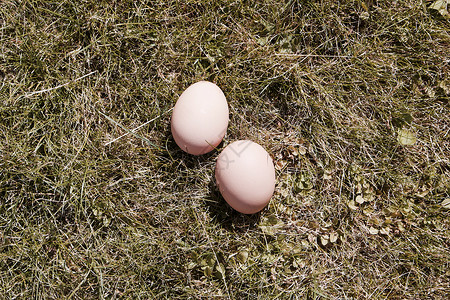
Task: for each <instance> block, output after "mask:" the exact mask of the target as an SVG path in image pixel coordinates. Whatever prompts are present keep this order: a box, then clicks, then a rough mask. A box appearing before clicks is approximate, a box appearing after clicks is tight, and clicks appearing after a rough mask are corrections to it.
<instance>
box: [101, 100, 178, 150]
mask: <svg viewBox="0 0 450 300" xmlns="http://www.w3.org/2000/svg"><path fill="white" fill-rule="evenodd" d="M172 109H173V108H171V109H169V110H168V111H166V112H164V113H162V114H160V115H159V116H157V117H155V118H153V119H151V120H150V121H147V122H145V123H144V124H142V125H139V126H138V127H136V128H134V129H132V130H130V131H129V132H127V133H124V134H122V135H121V136H119V137H118V138H115V139H114V140H112V141H109V142H107V143H106V144H105V146H108V145H109V144H112V143H114V142H115V141H117V140H119V139H121V138H123V137H124V136H127V135H129V134H130V133H133V132H135V131H137V130H138V129H140V128H142V127H144V126H145V125H147V124H149V123H151V122H153V121H155V120H157V119H159V118H161V117H162V116H164V115H165V114H167V113H168V112H170V111H172Z"/></svg>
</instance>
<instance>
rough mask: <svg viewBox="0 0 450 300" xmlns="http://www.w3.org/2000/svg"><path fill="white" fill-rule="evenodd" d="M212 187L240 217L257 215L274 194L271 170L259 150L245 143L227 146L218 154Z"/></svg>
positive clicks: (272, 170) (264, 155) (271, 164)
mask: <svg viewBox="0 0 450 300" xmlns="http://www.w3.org/2000/svg"><path fill="white" fill-rule="evenodd" d="M215 177H216V183H217V186H218V187H219V191H220V193H221V194H222V196H223V198H224V199H225V201H227V203H228V204H229V205H230V206H231V207H232V208H234V209H235V210H237V211H239V212H241V213H244V214H253V213H256V212H259V211H261V210H262V209H263V208H264V207H266V206H267V204H268V203H269V201H270V198H271V197H272V195H273V193H274V190H275V168H274V165H273V161H272V158H271V157H270V155H269V154H268V153H267V151H266V150H264V148H263V147H261V146H260V145H258V144H257V143H254V142H252V141H249V140H240V141H236V142H233V143H231V144H230V145H228V146H227V147H225V149H223V151H222V152H221V153H220V155H219V157H218V158H217V162H216V169H215Z"/></svg>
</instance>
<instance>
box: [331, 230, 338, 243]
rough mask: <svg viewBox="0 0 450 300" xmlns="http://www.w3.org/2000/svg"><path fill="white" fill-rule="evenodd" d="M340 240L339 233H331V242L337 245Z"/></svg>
mask: <svg viewBox="0 0 450 300" xmlns="http://www.w3.org/2000/svg"><path fill="white" fill-rule="evenodd" d="M338 238H339V235H338V234H337V232H332V233H330V242H332V243H336V242H337V240H338Z"/></svg>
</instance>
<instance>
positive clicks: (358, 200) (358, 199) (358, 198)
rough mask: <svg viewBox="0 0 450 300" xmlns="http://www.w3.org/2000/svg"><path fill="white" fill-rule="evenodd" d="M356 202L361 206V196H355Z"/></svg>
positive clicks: (362, 201) (362, 199) (362, 200)
mask: <svg viewBox="0 0 450 300" xmlns="http://www.w3.org/2000/svg"><path fill="white" fill-rule="evenodd" d="M355 200H356V202H358V203H359V204H363V203H364V198H363V196H361V195H358V196H356V199H355Z"/></svg>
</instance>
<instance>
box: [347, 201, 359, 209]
mask: <svg viewBox="0 0 450 300" xmlns="http://www.w3.org/2000/svg"><path fill="white" fill-rule="evenodd" d="M347 205H348V208H350V209H351V210H357V209H358V206H356V205H355V201H353V200H350V201H349V202H348V203H347Z"/></svg>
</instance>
